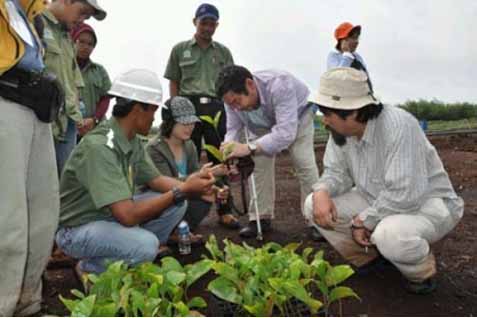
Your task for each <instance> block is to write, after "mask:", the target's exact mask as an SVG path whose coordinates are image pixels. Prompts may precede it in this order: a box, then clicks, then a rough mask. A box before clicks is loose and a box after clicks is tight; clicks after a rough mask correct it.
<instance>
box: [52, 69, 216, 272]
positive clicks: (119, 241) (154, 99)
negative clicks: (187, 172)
mask: <svg viewBox="0 0 477 318" xmlns="http://www.w3.org/2000/svg"><path fill="white" fill-rule="evenodd" d="M110 94H111V95H112V96H115V97H116V105H115V106H114V108H113V117H112V118H111V119H110V120H108V121H105V122H103V123H101V124H100V125H99V126H98V127H97V129H95V130H94V131H92V132H91V133H89V134H87V135H86V136H85V137H84V139H83V140H82V141H81V143H80V144H79V145H78V146H77V147H76V148H75V150H74V151H73V152H72V154H71V157H70V158H69V159H68V161H67V163H66V166H65V171H64V173H63V175H62V176H61V183H60V192H61V216H60V227H59V230H58V232H57V234H56V243H57V244H58V246H59V247H60V248H61V249H62V250H63V251H64V252H65V254H67V255H70V256H72V257H74V258H78V259H80V262H79V263H78V265H77V268H76V269H77V272H78V274H80V276H82V273H84V272H92V273H101V272H103V271H104V270H105V269H106V266H107V263H108V261H116V260H124V261H125V262H126V263H128V264H129V265H136V264H139V263H141V262H146V261H150V262H152V261H153V260H154V259H155V258H156V256H157V255H158V254H159V253H160V252H161V251H164V247H163V248H162V249H160V247H159V246H160V244H165V243H166V242H167V238H168V237H169V234H170V233H171V231H172V230H173V229H174V227H175V226H176V225H177V223H179V221H180V220H182V218H183V216H184V214H185V211H186V209H187V202H186V201H185V200H186V198H187V197H188V196H191V195H201V194H204V193H206V192H207V191H208V190H209V189H210V188H211V187H212V185H213V184H214V181H215V179H214V177H213V175H212V173H211V172H210V171H209V170H208V169H205V170H203V171H201V172H200V173H196V174H193V175H192V176H189V177H188V178H187V179H186V180H185V181H184V182H181V181H179V180H176V179H173V178H169V177H165V176H161V175H160V173H159V171H158V170H157V169H156V167H155V166H154V164H153V163H152V161H151V159H150V157H149V155H148V154H147V152H146V149H145V148H144V146H143V144H142V141H141V140H140V139H139V137H138V135H143V136H147V134H148V133H149V131H150V129H151V125H152V122H153V121H154V114H155V112H156V111H157V109H158V107H159V105H160V103H161V101H162V88H161V84H160V80H159V77H158V76H157V75H156V74H155V73H153V72H150V71H147V70H131V71H128V72H126V73H124V74H122V75H120V76H119V77H118V78H117V79H116V81H115V82H114V83H113V86H112V88H111V91H110ZM144 185H147V186H148V187H149V188H150V189H152V191H150V192H146V193H144V194H141V195H135V193H136V191H135V190H136V186H144ZM153 191H155V192H153Z"/></svg>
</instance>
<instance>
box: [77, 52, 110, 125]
mask: <svg viewBox="0 0 477 318" xmlns="http://www.w3.org/2000/svg"><path fill="white" fill-rule="evenodd" d="M81 75H83V81H84V87H82V88H81V89H80V96H81V99H82V100H83V102H84V104H85V107H86V111H85V117H86V118H91V117H94V114H95V113H96V105H97V104H98V102H99V100H100V99H101V98H102V97H103V96H106V95H108V91H109V89H110V88H111V80H110V79H109V75H108V72H106V70H105V69H104V67H103V66H102V65H100V64H98V63H94V62H93V61H90V62H89V63H88V65H86V66H85V67H84V68H83V69H82V70H81ZM99 119H101V118H99Z"/></svg>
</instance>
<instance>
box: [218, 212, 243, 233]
mask: <svg viewBox="0 0 477 318" xmlns="http://www.w3.org/2000/svg"><path fill="white" fill-rule="evenodd" d="M219 224H220V225H222V226H224V227H226V228H228V229H231V230H238V229H239V228H240V223H239V221H238V220H237V219H236V218H235V216H233V215H232V214H229V213H228V214H223V215H219Z"/></svg>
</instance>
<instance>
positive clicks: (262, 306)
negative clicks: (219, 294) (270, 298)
mask: <svg viewBox="0 0 477 318" xmlns="http://www.w3.org/2000/svg"><path fill="white" fill-rule="evenodd" d="M243 308H244V309H245V310H246V311H248V312H249V313H251V314H252V315H254V316H255V317H270V316H271V315H272V311H273V307H272V310H270V313H269V312H268V310H267V303H266V301H257V302H255V303H254V304H253V305H244V306H243Z"/></svg>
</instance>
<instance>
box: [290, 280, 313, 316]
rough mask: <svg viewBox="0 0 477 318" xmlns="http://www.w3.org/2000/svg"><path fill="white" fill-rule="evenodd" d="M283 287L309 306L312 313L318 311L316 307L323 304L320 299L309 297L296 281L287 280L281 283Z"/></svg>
mask: <svg viewBox="0 0 477 318" xmlns="http://www.w3.org/2000/svg"><path fill="white" fill-rule="evenodd" d="M283 288H284V289H285V290H286V291H287V293H289V294H290V295H291V296H293V297H295V298H296V299H298V300H300V301H302V302H303V303H305V304H306V305H307V306H308V307H309V308H310V311H311V313H312V314H316V313H317V312H318V309H320V308H321V306H323V303H322V302H321V301H319V300H316V299H313V298H312V297H310V295H309V294H308V292H307V291H306V289H305V287H303V286H302V285H301V284H300V283H299V282H297V281H287V282H285V283H284V284H283Z"/></svg>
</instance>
